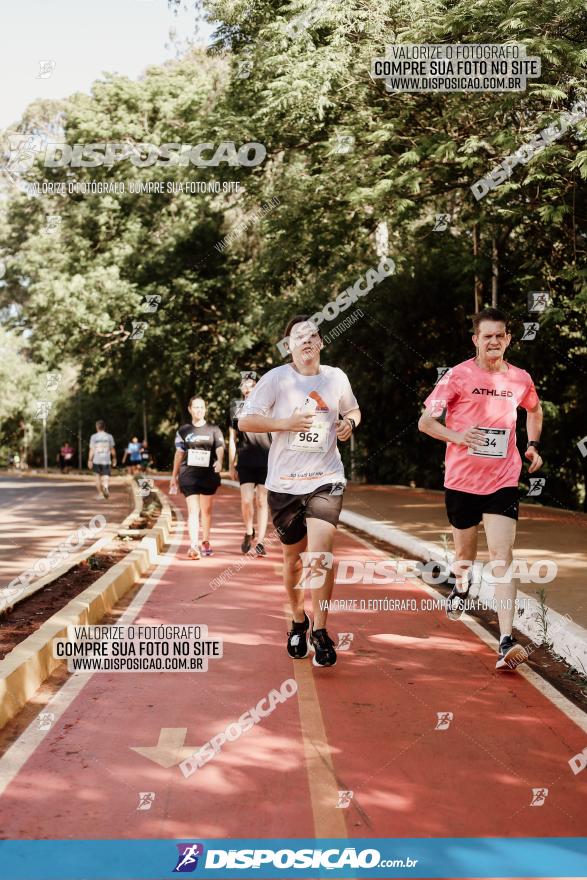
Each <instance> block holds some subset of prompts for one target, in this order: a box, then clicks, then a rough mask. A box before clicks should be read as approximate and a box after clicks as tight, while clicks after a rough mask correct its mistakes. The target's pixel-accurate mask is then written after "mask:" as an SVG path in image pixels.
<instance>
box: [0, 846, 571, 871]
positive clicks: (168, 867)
mask: <svg viewBox="0 0 587 880" xmlns="http://www.w3.org/2000/svg"><path fill="white" fill-rule="evenodd" d="M0 866H1V867H2V876H3V877H5V878H7V880H94V878H104V880H154V878H166V877H174V876H176V875H177V874H194V875H195V876H198V875H199V876H206V877H218V878H223V880H225V878H232V877H267V878H272V880H275V878H281V877H284V878H287V877H300V878H301V877H309V878H311V877H328V876H330V877H336V878H342V877H357V878H361V877H363V878H374V877H382V878H384V877H412V878H436V877H438V878H445V880H457V878H484V877H485V878H487V877H491V878H524V877H532V878H538V877H548V878H563V877H587V837H552V838H535V837H520V838H514V839H511V838H507V839H506V838H501V837H484V838H470V837H463V838H440V839H429V838H417V837H416V838H405V839H400V838H390V837H384V838H360V839H358V838H357V839H354V840H347V839H330V840H316V839H313V838H308V839H302V840H287V839H285V838H279V839H268V840H263V839H259V840H250V839H249V840H203V839H198V838H193V839H189V838H183V839H182V840H2V841H0Z"/></svg>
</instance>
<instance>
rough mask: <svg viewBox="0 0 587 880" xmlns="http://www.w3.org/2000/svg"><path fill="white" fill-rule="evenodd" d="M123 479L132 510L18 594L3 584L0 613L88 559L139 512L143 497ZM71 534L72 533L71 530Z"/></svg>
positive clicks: (107, 525) (129, 479)
mask: <svg viewBox="0 0 587 880" xmlns="http://www.w3.org/2000/svg"><path fill="white" fill-rule="evenodd" d="M123 480H124V483H125V488H126V489H128V492H129V495H130V497H131V498H133V497H134V505H135V506H134V508H133V510H132V511H131V512H130V513H129V514H128V515H127V516H126V517H125V518H124V519H123V521H122V522H121V523H118V524H114V523H107V524H106V526H105V527H104V534H103V535H102V537H100V538H98V539H97V541H94V543H93V544H90V546H89V547H84V548H83V550H78V551H77V552H74V551H72V553H71V555H70V556H69V558H68V559H67V560H65V561H64V562H62V563H61V564H60V565H56V566H55V567H54V568H52V569H51V571H50V572H48V573H47V574H45V575H41V576H40V577H39V578H35V580H34V581H30V582H29V584H28V585H27V586H23V587H22V590H21V592H19V593H18V595H16V596H14V595H13V596H8V595H6V594H3V590H5V589H6V587H7V585H6V584H5V585H4V586H3V587H0V613H1V612H3V611H6V609H8V608H13V607H14V606H15V605H18V603H19V602H23V601H24V600H25V599H28V597H29V596H32V595H33V594H34V593H37V592H38V591H39V590H42V589H43V587H46V586H47V585H48V584H50V583H51V582H52V581H54V580H56V579H57V578H58V577H61V576H62V575H64V574H66V573H67V572H68V571H70V570H71V569H72V568H74V566H76V565H79V563H80V562H84V561H85V560H86V559H89V557H90V556H92V554H94V553H96V552H97V551H98V550H102V549H104V547H107V546H108V544H110V542H111V541H112V539H113V538H115V537H116V535H117V534H118V530H119V529H121V528H125V527H126V526H127V524H128V523H129V522H132V521H133V519H134V518H135V517H136V516H137V515H138V513H140V510H141V508H142V501H143V499H142V497H140V496H139V495H138V493H136V492H133V489H132V478H131V477H124V478H123ZM90 522H91V520H90ZM72 534H74V533H73V532H72ZM67 540H69V537H68V538H66V539H65V542H66V541H67ZM65 542H64V541H61V542H60V544H63V543H65ZM58 546H59V545H58ZM50 552H51V551H50ZM42 561H43V560H42V559H41V560H36V562H35V563H33V566H32V567H33V568H34V565H35V564H36V563H38V562H42ZM27 571H30V568H29V569H27ZM12 580H15V578H13V579H12ZM9 583H10V582H9ZM13 589H14V588H13ZM16 589H18V588H16Z"/></svg>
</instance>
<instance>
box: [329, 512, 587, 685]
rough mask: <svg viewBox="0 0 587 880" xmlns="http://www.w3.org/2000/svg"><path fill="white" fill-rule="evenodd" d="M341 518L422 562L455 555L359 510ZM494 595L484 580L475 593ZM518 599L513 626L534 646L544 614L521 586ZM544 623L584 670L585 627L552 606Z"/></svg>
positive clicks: (484, 597)
mask: <svg viewBox="0 0 587 880" xmlns="http://www.w3.org/2000/svg"><path fill="white" fill-rule="evenodd" d="M340 521H341V523H343V524H344V525H348V526H351V527H353V528H355V529H360V530H361V531H362V532H366V534H368V535H370V536H371V537H373V538H377V539H379V540H380V541H384V542H385V543H387V544H391V545H392V546H393V547H397V549H398V550H401V551H402V552H403V553H405V554H406V556H407V557H409V558H410V559H417V560H419V561H421V562H430V561H432V560H434V561H442V562H449V563H451V562H452V561H453V559H454V554H453V553H450V552H446V553H445V551H444V549H443V548H442V547H441V546H440V545H439V544H436V543H434V542H433V541H422V540H421V539H419V538H414V537H412V536H411V535H409V534H407V533H406V532H404V531H402V530H401V529H395V528H392V527H391V526H388V525H385V523H381V522H377V521H375V520H372V519H370V518H369V517H367V516H363V515H362V514H360V513H354V512H353V511H350V510H343V511H342V513H341V515H340ZM493 597H494V588H493V585H492V584H491V583H489V582H487V581H483V582H482V583H481V588H480V590H479V594H478V598H479V600H480V602H486V603H488V604H489V603H491V602H492V600H493ZM476 598H477V597H476ZM518 599H519V600H520V607H519V608H518V609H517V611H516V617H515V620H514V624H515V627H516V628H517V629H518V630H519V631H520V632H521V633H524V635H526V636H528V638H529V639H531V640H532V642H534V643H535V644H536V645H537V646H540V644H541V643H542V642H543V640H544V638H543V636H544V624H543V622H541V620H542V616H543V615H542V609H541V607H540V603H539V602H538V601H537V600H536V599H535V598H534V597H533V596H529V595H528V594H527V593H524V592H522V590H518ZM546 626H547V640H548V641H551V642H552V647H553V650H554V651H555V652H556V653H557V654H559V655H560V656H561V657H563V658H564V659H565V660H566V661H567V663H569V664H570V665H571V666H572V667H574V668H575V669H577V670H578V671H579V672H583V673H585V672H587V630H585V629H584V628H583V627H582V626H579V624H577V623H575V622H574V621H573V620H571V619H570V618H569V617H568V615H567V616H565V615H562V614H559V613H558V611H554V610H553V609H552V608H547V610H546Z"/></svg>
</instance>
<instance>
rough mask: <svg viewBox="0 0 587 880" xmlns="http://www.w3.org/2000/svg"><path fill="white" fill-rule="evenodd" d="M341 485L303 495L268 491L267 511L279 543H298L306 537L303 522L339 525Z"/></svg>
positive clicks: (323, 487) (321, 487) (336, 484)
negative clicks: (308, 520) (309, 520)
mask: <svg viewBox="0 0 587 880" xmlns="http://www.w3.org/2000/svg"><path fill="white" fill-rule="evenodd" d="M343 494H344V485H343V484H342V483H327V484H325V485H324V486H318V488H317V489H314V491H313V492H308V493H307V494H306V495H290V494H289V493H288V492H268V493H267V499H268V501H269V509H270V511H271V518H272V520H273V525H274V526H275V529H276V531H277V534H278V535H279V540H280V541H281V543H282V544H297V543H298V541H301V540H302V538H305V537H306V534H307V528H306V519H307V518H308V517H310V518H312V517H313V518H314V519H323V520H324V521H325V522H329V523H332V525H333V526H336V525H338V519H339V517H340V511H341V509H342V496H343Z"/></svg>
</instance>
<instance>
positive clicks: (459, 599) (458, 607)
mask: <svg viewBox="0 0 587 880" xmlns="http://www.w3.org/2000/svg"><path fill="white" fill-rule="evenodd" d="M448 583H449V584H452V591H451V594H450V596H449V597H448V599H447V600H446V613H447V616H448V618H449V620H458V619H459V617H460V616H461V614H462V613H463V611H464V610H465V601H466V599H468V597H469V590H470V589H471V584H472V583H473V575H472V574H471V572H469V574H468V579H467V589H466V590H465V591H464V592H463V593H461V592H459V590H457V584H456V576H455V575H454V574H453V572H451V574H450V577H449V579H448Z"/></svg>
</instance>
